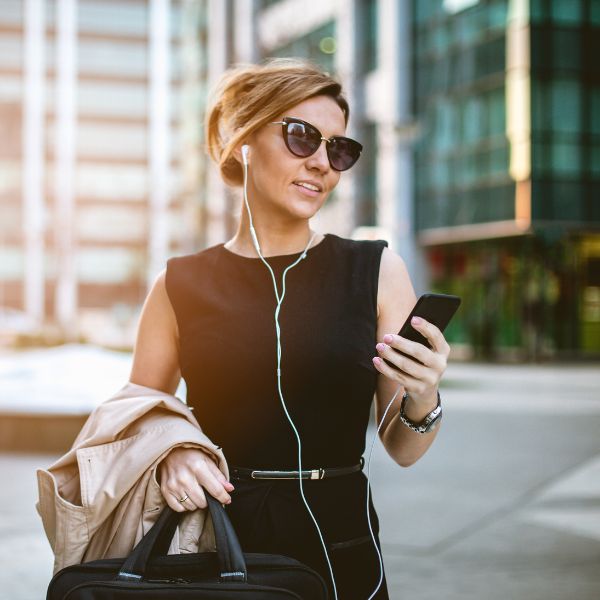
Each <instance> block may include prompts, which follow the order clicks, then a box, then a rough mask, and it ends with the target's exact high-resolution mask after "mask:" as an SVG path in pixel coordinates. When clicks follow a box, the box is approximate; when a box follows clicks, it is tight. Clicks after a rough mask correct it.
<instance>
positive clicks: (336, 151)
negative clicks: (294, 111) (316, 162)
mask: <svg viewBox="0 0 600 600" xmlns="http://www.w3.org/2000/svg"><path fill="white" fill-rule="evenodd" d="M271 124H272V125H281V126H282V128H283V139H284V141H285V145H286V146H287V149H288V150H289V151H290V152H291V153H292V154H295V155H296V156H300V157H301V158H306V157H307V156H310V155H311V154H314V153H315V152H316V151H317V150H318V149H319V146H320V145H321V142H322V141H323V140H325V149H326V150H327V158H328V160H329V164H330V165H331V168H332V169H334V170H335V171H345V170H346V169H349V168H350V167H351V166H352V165H353V164H354V163H355V162H356V161H357V160H358V157H359V156H360V153H361V151H362V149H363V147H362V144H359V143H358V142H357V141H356V140H353V139H351V138H347V137H343V136H341V135H334V136H332V137H330V138H329V139H327V138H324V137H323V136H322V135H321V132H320V131H319V130H318V129H317V128H316V127H315V126H314V125H311V124H310V123H307V122H306V121H303V120H302V119H296V118H295V117H283V121H272V122H271Z"/></svg>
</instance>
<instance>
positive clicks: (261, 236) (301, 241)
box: [225, 211, 323, 258]
mask: <svg viewBox="0 0 600 600" xmlns="http://www.w3.org/2000/svg"><path fill="white" fill-rule="evenodd" d="M254 229H255V231H256V236H257V237H258V242H259V244H260V249H261V252H262V255H263V256H264V257H265V258H266V257H269V256H281V255H284V254H296V253H298V252H302V251H303V250H304V249H305V248H306V244H308V241H309V240H310V239H311V238H312V236H313V235H314V234H315V232H314V231H313V230H312V229H311V228H310V226H309V224H308V221H303V222H302V224H301V225H300V224H296V225H294V226H293V225H289V226H282V225H280V226H273V224H270V225H269V226H268V227H265V226H261V224H260V223H257V222H256V219H254ZM322 239H323V235H322V234H319V233H317V234H316V235H315V237H314V239H313V241H312V243H311V246H315V245H316V244H318V243H319V242H320V241H321V240H322ZM225 248H227V249H228V250H231V251H232V252H235V253H236V254H241V255H242V256H247V257H251V258H252V257H256V256H257V253H256V249H255V248H254V244H253V243H252V237H251V236H250V223H249V220H248V218H247V215H246V214H245V211H244V213H242V218H241V219H240V225H239V227H238V229H237V231H236V233H235V235H234V236H233V237H232V238H231V239H230V240H229V241H228V242H227V243H226V244H225Z"/></svg>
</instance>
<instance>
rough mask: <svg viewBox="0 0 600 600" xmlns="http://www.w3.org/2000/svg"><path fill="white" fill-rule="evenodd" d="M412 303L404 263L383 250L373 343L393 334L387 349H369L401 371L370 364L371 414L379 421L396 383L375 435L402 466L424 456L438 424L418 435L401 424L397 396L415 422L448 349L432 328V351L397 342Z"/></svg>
mask: <svg viewBox="0 0 600 600" xmlns="http://www.w3.org/2000/svg"><path fill="white" fill-rule="evenodd" d="M416 301H417V297H416V295H415V292H414V289H413V286H412V283H411V281H410V276H409V274H408V271H407V269H406V265H405V264H404V261H403V260H402V258H401V257H400V256H398V255H397V254H394V253H393V252H392V251H390V250H388V249H387V248H385V249H384V251H383V255H382V257H381V267H380V273H379V293H378V299H377V304H378V319H377V342H384V339H383V338H384V335H385V334H394V341H392V342H388V343H387V344H386V346H387V350H384V351H382V352H380V351H376V350H375V349H374V352H376V353H377V354H376V355H377V356H379V357H381V358H383V357H385V358H387V359H388V360H390V361H392V362H395V363H396V362H398V363H399V365H400V368H401V369H402V370H401V371H396V370H395V369H393V368H391V367H389V366H388V365H386V364H385V363H382V364H381V366H377V365H375V366H376V368H377V369H378V370H379V375H378V376H377V392H376V404H375V417H376V420H377V424H379V422H380V420H381V418H382V416H383V413H384V411H385V409H386V407H387V405H388V404H389V402H390V400H391V399H392V397H393V396H394V394H395V393H396V390H398V388H399V387H401V389H400V392H399V393H398V395H397V396H396V399H395V400H394V402H393V404H392V406H391V407H390V409H389V410H388V413H387V415H386V419H385V422H384V423H383V425H382V427H381V429H380V432H379V436H380V438H381V441H382V443H383V445H384V447H385V449H386V451H387V453H388V454H389V455H390V456H391V457H392V458H393V459H394V460H395V461H396V462H397V463H398V464H399V465H401V466H403V467H408V466H410V465H412V464H413V463H415V462H416V461H417V460H418V459H419V458H420V457H421V456H423V454H425V452H426V451H427V449H428V448H429V446H431V444H432V443H433V440H434V439H435V437H436V436H437V433H438V431H439V428H437V429H435V430H434V431H431V432H429V433H426V434H424V435H422V434H419V433H416V432H414V431H412V430H411V429H409V428H408V427H406V426H405V425H404V424H403V423H402V421H401V420H400V419H399V418H398V414H399V412H400V401H401V399H402V394H403V393H404V390H405V389H406V390H407V391H408V392H409V400H408V401H407V406H406V415H407V416H408V418H409V419H411V420H413V421H415V422H420V421H421V420H422V419H423V418H425V416H426V415H427V414H428V413H429V412H431V411H432V410H433V409H434V408H435V406H436V404H437V390H438V382H439V378H440V377H441V375H442V373H443V371H444V370H445V368H446V358H447V355H448V353H449V351H450V348H449V346H448V344H447V343H446V341H445V340H444V338H443V336H442V334H441V332H439V330H437V334H439V335H438V336H437V337H436V340H435V344H434V351H432V350H429V349H428V348H426V347H425V346H423V345H422V344H418V343H416V342H410V341H409V340H405V341H402V338H400V337H399V336H396V335H395V334H396V333H397V332H398V331H399V330H400V328H401V327H402V325H403V324H404V321H405V320H406V318H407V317H408V315H409V314H410V311H411V310H412V308H413V306H414V305H415V303H416ZM414 327H415V328H416V329H418V330H419V331H420V332H421V333H423V335H425V337H427V338H429V337H430V335H431V334H432V333H433V334H436V332H435V331H430V333H429V334H427V333H425V330H424V329H422V328H421V327H420V326H419V327H417V326H414ZM428 327H429V328H435V326H434V325H433V324H429V325H428ZM435 329H437V328H435ZM390 346H392V347H395V348H396V349H399V350H402V351H403V352H406V353H407V354H410V355H413V356H416V358H418V359H419V360H420V361H421V362H423V363H424V365H426V366H423V365H419V364H418V363H417V362H416V361H414V360H412V359H410V358H407V357H403V356H401V355H399V354H397V353H396V352H395V350H393V349H391V348H390ZM436 349H437V351H436ZM405 386H406V387H405Z"/></svg>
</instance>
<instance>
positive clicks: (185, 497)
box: [177, 493, 190, 504]
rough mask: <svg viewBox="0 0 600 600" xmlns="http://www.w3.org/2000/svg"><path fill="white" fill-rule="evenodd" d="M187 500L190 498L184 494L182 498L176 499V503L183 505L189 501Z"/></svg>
mask: <svg viewBox="0 0 600 600" xmlns="http://www.w3.org/2000/svg"><path fill="white" fill-rule="evenodd" d="M189 498H190V497H189V496H188V495H187V493H186V494H185V496H184V497H183V498H177V502H181V504H183V503H184V502H185V501H186V500H189Z"/></svg>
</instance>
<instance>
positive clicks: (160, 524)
mask: <svg viewBox="0 0 600 600" xmlns="http://www.w3.org/2000/svg"><path fill="white" fill-rule="evenodd" d="M202 489H203V490H204V495H205V497H206V500H207V502H208V510H209V511H210V516H211V518H212V522H213V529H214V531H215V544H216V547H217V562H218V565H219V581H220V582H221V583H223V582H228V581H241V582H244V583H245V582H246V581H247V580H248V572H247V569H246V561H245V560H244V554H243V553H242V548H241V546H240V542H239V540H238V537H237V535H236V533H235V529H234V528H233V525H232V524H231V521H230V520H229V517H228V516H227V513H226V512H225V509H224V508H223V505H222V504H221V503H220V502H219V501H218V500H217V499H216V498H214V497H213V496H211V495H210V494H209V493H208V492H207V491H206V490H205V489H204V488H202ZM182 515H183V513H178V512H176V511H174V510H173V509H172V508H171V507H170V506H168V505H167V506H165V508H164V509H163V510H162V512H161V513H160V515H159V516H158V519H157V521H156V523H154V525H153V526H152V528H151V529H150V531H148V533H147V534H146V535H145V536H144V537H143V538H142V539H141V540H140V541H139V543H138V544H137V546H136V547H135V548H134V549H133V550H132V551H131V554H130V555H129V556H128V557H127V559H126V560H125V562H124V563H123V565H122V566H121V570H120V571H119V573H118V575H117V577H116V581H142V580H143V579H144V576H145V574H146V569H147V565H148V561H149V560H150V558H151V557H152V556H156V555H157V554H159V553H163V554H164V553H166V551H167V548H168V545H169V543H170V541H171V539H172V538H173V535H174V534H175V528H176V527H177V525H178V523H179V521H180V519H181V516H182Z"/></svg>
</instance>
